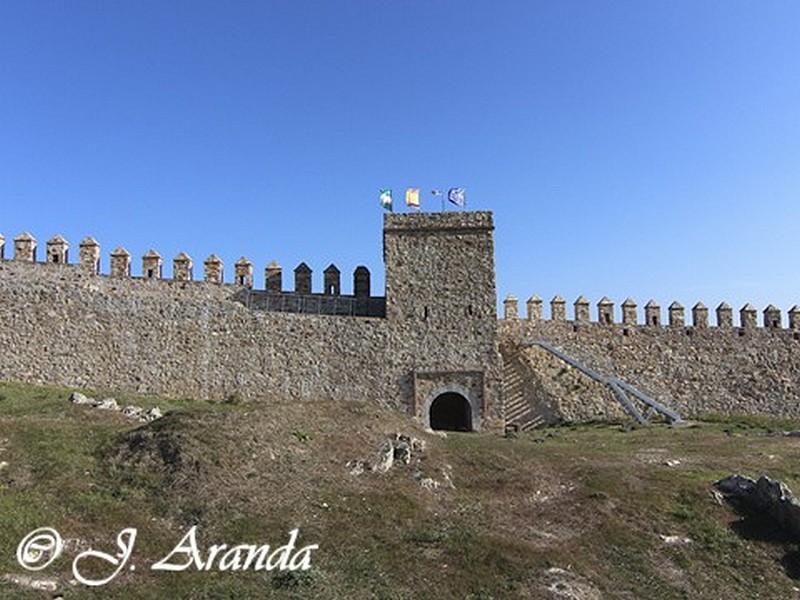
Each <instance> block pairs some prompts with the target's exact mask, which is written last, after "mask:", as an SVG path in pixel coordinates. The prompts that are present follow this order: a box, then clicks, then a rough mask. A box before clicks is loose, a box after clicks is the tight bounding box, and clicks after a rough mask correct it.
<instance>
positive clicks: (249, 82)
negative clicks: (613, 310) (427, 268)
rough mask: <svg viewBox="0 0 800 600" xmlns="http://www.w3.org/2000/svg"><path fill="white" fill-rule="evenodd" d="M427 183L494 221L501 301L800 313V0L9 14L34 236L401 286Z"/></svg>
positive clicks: (8, 223)
mask: <svg viewBox="0 0 800 600" xmlns="http://www.w3.org/2000/svg"><path fill="white" fill-rule="evenodd" d="M408 186H412V187H419V188H421V189H422V191H423V192H424V195H423V208H424V209H427V210H438V209H439V207H440V203H439V201H438V199H435V198H432V197H431V196H430V195H429V193H428V192H429V190H430V189H432V188H447V187H450V186H463V187H466V188H467V194H468V202H469V205H470V207H471V208H474V209H489V210H492V211H494V213H495V221H496V226H497V230H496V250H497V254H496V261H497V277H498V295H499V296H500V298H502V297H503V296H505V295H506V294H507V293H514V294H516V295H517V296H518V297H519V298H520V300H521V301H524V300H525V299H526V298H527V297H528V296H529V295H530V294H532V293H534V292H535V293H538V294H539V295H540V296H542V297H544V298H545V299H546V300H547V299H549V298H550V297H552V296H553V295H555V294H561V295H563V296H564V297H565V298H566V299H567V300H568V302H570V303H571V302H572V301H573V300H574V299H575V298H576V297H577V296H578V295H579V294H584V295H586V296H587V297H588V298H589V299H590V300H591V301H592V303H593V304H594V303H596V302H597V300H599V299H600V297H601V296H603V295H608V296H610V297H611V298H612V299H614V300H615V301H616V302H618V303H619V302H621V301H622V300H624V298H625V297H627V296H629V295H630V296H633V297H634V298H635V299H636V300H637V301H638V302H639V304H640V306H642V305H643V304H644V303H645V302H646V301H647V300H648V299H650V298H651V297H652V298H656V299H657V300H659V301H661V302H662V305H664V306H666V305H667V304H669V302H671V301H672V300H674V299H678V300H680V301H681V302H683V303H684V304H685V305H686V306H687V307H689V306H691V305H692V304H694V302H695V301H697V300H702V301H703V302H705V303H706V304H707V305H709V306H711V307H712V308H713V306H715V305H716V304H717V303H719V302H720V301H722V300H727V301H729V302H730V303H731V304H732V305H733V306H734V308H736V309H738V308H739V307H740V306H742V305H743V304H744V303H745V302H748V301H749V302H753V303H754V304H755V305H756V306H757V307H758V308H759V310H760V309H762V308H763V307H764V306H765V305H766V304H767V303H769V302H773V303H775V304H777V305H778V306H779V307H780V308H782V309H784V310H786V309H788V308H789V307H790V306H791V305H792V304H795V303H800V272H799V271H798V268H797V265H798V258H800V256H799V255H800V242H798V234H799V233H800V229H799V228H798V224H800V2H797V1H795V0H792V1H783V2H781V1H768V2H756V1H748V2H741V1H736V0H725V1H707V2H706V1H698V0H691V1H673V2H655V1H652V2H651V1H642V0H636V1H630V2H627V1H614V2H599V1H598V2H594V1H592V2H590V1H585V0H582V1H580V2H575V1H562V0H559V1H555V0H553V1H551V2H538V1H535V0H503V1H502V2H500V1H489V0H486V1H477V0H458V1H451V0H381V1H377V0H315V1H308V0H281V1H278V0H261V1H257V2H256V1H253V2H245V1H228V2H223V1H220V2H202V1H197V0H192V1H182V2H169V1H165V0H158V1H144V0H136V1H135V2H134V1H130V2H117V1H110V0H98V1H95V2H85V1H80V0H70V1H69V2H64V1H62V0H58V1H39V0H23V1H7V2H2V3H0V232H2V233H4V234H5V235H6V238H7V239H8V238H11V237H13V236H14V235H16V234H18V233H19V232H20V231H22V230H29V231H30V232H31V233H33V234H34V235H35V236H36V237H37V238H38V239H39V240H40V242H42V246H43V243H44V241H45V240H46V239H47V238H49V237H50V236H52V235H53V234H55V233H61V234H62V235H64V236H65V237H67V239H69V240H70V241H71V242H72V243H73V248H74V250H73V257H75V256H77V243H78V242H79V241H80V239H82V238H83V237H84V236H86V235H93V236H95V237H96V238H97V239H98V240H99V241H100V243H101V244H102V246H103V269H104V270H106V269H107V266H108V252H109V251H110V250H112V249H113V248H114V247H116V246H119V245H123V246H125V247H126V248H127V249H128V250H129V251H131V253H132V254H133V255H134V257H135V258H136V261H135V263H134V264H135V267H134V272H135V273H138V272H139V268H140V266H139V260H138V257H140V256H141V255H142V254H143V253H144V252H145V251H146V250H147V249H149V248H151V247H153V248H155V249H157V250H158V251H159V252H161V253H162V255H163V256H164V257H165V259H166V263H167V265H168V266H167V268H166V273H167V274H169V273H171V260H172V258H173V257H174V256H175V255H176V254H177V253H178V252H180V251H186V252H188V253H189V254H191V255H192V256H193V257H194V258H195V262H196V264H197V266H196V276H197V273H199V272H201V267H200V263H202V261H203V259H204V258H205V257H206V256H208V255H209V254H211V253H212V252H215V253H217V254H219V255H220V256H221V257H222V258H223V259H224V260H225V262H226V265H227V266H228V268H227V274H228V277H230V276H231V273H232V264H233V262H235V260H236V259H238V257H239V256H240V255H242V254H245V255H247V256H248V257H249V258H250V259H251V260H253V262H254V263H255V264H256V268H257V274H258V277H257V284H258V285H259V286H261V285H263V267H264V266H266V264H267V263H268V262H269V261H270V260H273V259H277V260H278V261H279V262H281V263H282V264H283V265H284V268H285V269H287V270H291V269H293V268H294V266H295V265H296V264H297V263H299V262H300V261H301V260H304V261H306V262H308V264H309V265H310V266H311V267H312V268H313V269H314V271H315V286H316V289H320V287H321V284H320V283H319V282H320V281H321V272H322V270H323V269H324V268H325V267H326V266H327V265H328V264H329V263H330V262H335V263H336V264H337V265H338V266H339V268H340V269H341V270H342V271H343V273H347V274H349V273H350V272H351V271H352V269H353V268H354V267H355V266H356V265H358V264H362V263H363V264H366V265H368V266H369V267H370V268H371V270H372V271H373V273H374V278H373V281H374V282H375V286H377V287H378V288H379V289H381V290H382V286H383V276H382V262H381V261H382V259H381V219H382V211H381V209H380V207H379V205H378V190H379V189H380V188H384V187H389V188H392V189H393V190H394V194H395V202H396V204H399V203H400V202H399V200H400V199H401V196H402V192H403V190H404V189H405V187H408ZM401 210H403V209H402V208H401ZM198 267H200V268H198ZM347 279H348V281H347V282H346V284H345V290H344V291H348V292H349V290H350V281H349V276H348V277H347ZM593 315H594V310H593Z"/></svg>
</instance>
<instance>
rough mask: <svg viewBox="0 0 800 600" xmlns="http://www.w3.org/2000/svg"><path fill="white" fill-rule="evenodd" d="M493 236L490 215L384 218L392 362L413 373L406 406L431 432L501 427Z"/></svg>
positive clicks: (406, 378)
mask: <svg viewBox="0 0 800 600" xmlns="http://www.w3.org/2000/svg"><path fill="white" fill-rule="evenodd" d="M493 232H494V223H493V219H492V214H491V213H490V212H450V213H404V214H398V213H387V214H386V215H384V229H383V257H384V262H385V265H386V318H387V321H388V322H389V324H390V326H391V328H392V329H394V330H396V332H397V335H395V336H393V341H392V342H391V343H392V344H393V345H394V347H391V348H390V349H389V357H390V360H392V361H393V362H395V361H396V362H398V363H400V364H403V365H408V372H407V373H406V375H405V376H404V378H403V381H402V382H401V388H402V394H403V396H404V397H403V398H401V402H403V403H404V404H406V405H407V406H408V409H409V412H411V413H412V414H414V415H415V416H417V417H418V418H419V419H420V420H421V421H422V422H423V423H424V424H425V425H430V426H433V427H434V428H443V429H463V430H477V429H482V428H496V427H501V426H502V407H501V404H500V399H499V394H500V391H499V380H500V362H499V354H498V350H497V338H496V327H497V308H496V302H497V297H496V292H495V279H494V237H493V235H494V234H493Z"/></svg>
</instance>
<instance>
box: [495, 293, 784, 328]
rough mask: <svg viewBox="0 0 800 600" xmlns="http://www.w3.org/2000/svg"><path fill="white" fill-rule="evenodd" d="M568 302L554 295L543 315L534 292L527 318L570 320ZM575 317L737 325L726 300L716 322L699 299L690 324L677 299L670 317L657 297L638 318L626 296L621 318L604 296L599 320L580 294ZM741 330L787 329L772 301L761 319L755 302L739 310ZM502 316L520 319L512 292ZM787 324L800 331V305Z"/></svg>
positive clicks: (654, 324)
mask: <svg viewBox="0 0 800 600" xmlns="http://www.w3.org/2000/svg"><path fill="white" fill-rule="evenodd" d="M566 304H567V303H566V301H565V300H564V298H562V297H561V296H555V297H554V298H553V299H552V300H551V301H550V318H549V319H545V317H544V310H543V307H544V302H543V301H542V299H541V298H540V297H539V296H536V295H533V296H531V297H530V298H528V300H527V301H526V316H525V320H527V321H528V322H531V323H536V322H538V321H545V320H548V321H556V322H559V321H569V319H567V309H566ZM572 306H573V310H572V319H571V321H572V322H573V323H574V324H576V325H577V324H584V323H592V324H599V325H615V324H619V325H623V326H626V327H651V328H658V327H668V328H672V329H676V328H692V329H707V328H709V327H716V328H719V329H732V328H734V318H733V308H731V306H730V305H729V304H728V303H727V302H721V303H720V304H719V305H718V306H717V308H716V309H715V311H714V312H715V316H716V322H715V324H714V325H712V324H711V323H709V310H708V308H707V307H706V305H705V304H703V303H702V302H697V303H696V304H695V305H694V306H693V307H692V309H691V323H689V322H688V321H687V319H686V314H685V313H686V309H685V308H684V306H683V305H682V304H681V303H680V302H678V301H677V300H676V301H674V302H672V303H671V304H670V305H669V306H667V309H666V316H667V320H666V321H662V316H663V310H662V307H661V305H660V304H659V303H658V302H656V301H655V300H650V301H649V302H647V304H645V306H644V310H643V312H642V314H641V316H642V317H643V318H642V319H641V320H640V319H639V316H640V313H639V309H638V305H637V304H636V302H635V301H634V300H633V299H632V298H627V299H625V301H624V302H623V303H622V304H621V306H620V308H621V315H622V319H621V320H620V321H617V320H615V312H614V302H613V301H612V300H611V299H610V298H608V297H603V298H602V299H600V300H599V301H598V302H597V304H596V310H595V315H596V319H595V320H592V319H591V315H590V313H591V310H590V309H591V303H590V302H589V300H587V299H586V298H585V297H584V296H579V297H578V298H577V299H576V300H575V301H574V302H573V305H572ZM738 312H739V319H738V322H739V325H738V327H739V329H740V330H749V329H756V328H759V327H761V328H764V329H773V330H779V329H783V328H784V321H783V315H782V312H781V310H780V309H779V308H777V307H775V306H774V305H772V304H770V305H769V306H767V307H766V308H764V309H763V310H762V311H761V319H760V321H759V318H758V315H759V311H758V309H756V308H755V307H754V306H753V305H752V304H750V303H747V304H745V305H744V306H743V307H742V308H740V309H739V311H738ZM503 318H504V319H505V320H513V319H521V317H520V315H519V301H518V300H517V298H516V297H515V296H514V295H513V294H510V295H508V296H506V298H505V300H503ZM786 324H787V327H788V329H790V330H793V331H800V306H798V305H794V306H793V307H792V308H790V309H789V311H788V312H787V320H786Z"/></svg>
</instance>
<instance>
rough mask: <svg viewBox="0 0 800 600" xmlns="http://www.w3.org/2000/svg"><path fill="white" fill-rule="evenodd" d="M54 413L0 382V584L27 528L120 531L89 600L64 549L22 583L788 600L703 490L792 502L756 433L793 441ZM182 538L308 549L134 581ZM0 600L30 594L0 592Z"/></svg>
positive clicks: (778, 571) (732, 427) (212, 590)
mask: <svg viewBox="0 0 800 600" xmlns="http://www.w3.org/2000/svg"><path fill="white" fill-rule="evenodd" d="M87 393H88V395H92V396H94V397H103V396H105V395H114V394H92V393H89V392H87ZM68 396H69V391H68V390H61V389H56V388H43V387H32V386H20V385H13V384H0V461H5V462H7V463H8V466H6V467H5V468H3V469H1V470H0V576H2V575H3V574H16V575H19V574H24V571H23V570H22V568H21V567H20V566H19V565H17V563H16V559H15V557H14V553H15V550H16V546H17V544H18V543H19V541H20V540H21V539H22V537H23V536H24V535H25V534H27V533H28V532H29V531H31V530H33V529H34V528H36V527H41V526H52V527H55V528H57V529H58V530H59V531H60V532H61V533H62V535H63V536H64V537H65V538H70V539H72V540H79V545H80V547H81V548H84V549H85V548H88V547H93V548H96V549H101V550H103V551H106V552H109V551H112V550H113V549H114V540H115V537H116V534H117V533H118V532H119V531H120V530H122V529H123V528H125V527H135V528H137V530H138V538H137V543H136V546H135V550H134V560H135V564H136V566H137V568H136V571H126V572H125V573H124V574H122V575H120V576H119V577H118V578H117V579H116V580H115V581H114V582H113V583H111V584H109V585H107V586H105V587H102V588H97V589H90V588H86V587H81V586H79V587H75V586H73V585H71V584H70V583H69V580H70V579H71V578H72V573H71V558H72V557H74V555H75V554H76V553H77V551H78V550H76V549H75V548H74V547H72V548H70V549H69V550H67V551H66V552H65V556H63V557H61V558H59V559H58V560H57V561H56V562H55V563H53V565H51V567H49V568H48V569H47V570H46V571H45V572H44V573H43V575H45V576H48V577H52V578H57V579H58V581H59V585H60V588H61V590H62V591H63V592H64V594H65V597H67V598H104V599H106V598H110V599H114V598H120V599H122V598H125V599H128V598H134V599H135V598H162V597H163V598H166V597H169V598H187V599H188V598H191V599H206V598H207V599H212V598H213V599H222V598H288V599H294V598H297V599H299V598H320V599H323V600H324V599H331V600H332V599H345V598H347V599H351V598H352V599H378V598H382V599H387V600H389V599H394V600H397V599H409V600H410V599H414V600H417V599H423V600H424V599H427V598H431V599H449V598H454V599H455V598H458V599H465V598H471V599H475V600H477V599H482V600H486V599H490V598H496V599H505V598H556V597H557V596H555V595H553V594H552V593H550V592H549V591H548V589H549V588H552V589H556V587H558V586H561V587H560V589H565V588H569V587H570V586H571V588H572V589H573V590H578V591H580V590H581V589H583V590H584V592H587V590H588V592H587V593H595V594H600V595H602V597H604V598H708V599H712V598H713V599H716V598H720V597H729V598H745V597H747V598H753V597H759V594H760V595H761V596H760V597H763V598H778V597H791V596H792V594H794V592H793V587H794V586H795V584H796V582H795V580H794V579H792V578H791V576H790V575H791V574H793V572H792V569H791V564H792V560H794V559H793V553H794V552H796V544H795V543H793V542H791V541H789V540H787V539H785V538H780V537H777V538H775V537H773V538H769V537H768V536H767V537H764V536H762V537H763V539H762V538H759V537H758V536H755V537H754V536H750V537H749V539H748V538H747V537H742V536H741V535H739V534H738V533H737V531H736V530H735V529H734V528H733V527H732V525H734V524H736V522H737V521H738V517H737V516H736V515H734V514H733V513H732V512H731V511H730V510H729V509H728V508H726V507H724V506H721V505H719V504H718V503H717V502H716V500H715V499H714V497H713V495H712V493H711V484H712V483H713V482H714V481H715V480H717V479H719V478H722V477H724V476H726V475H729V474H731V473H734V472H740V473H743V474H745V475H749V476H753V477H755V476H758V475H760V474H767V475H769V476H770V477H773V478H778V479H782V480H783V481H784V482H786V483H787V484H788V485H789V486H790V487H793V488H795V489H798V490H800V467H799V466H798V465H800V439H798V438H787V437H777V436H774V435H770V434H771V433H773V432H777V431H787V430H793V429H796V428H798V426H800V424H797V423H793V422H786V421H771V420H768V419H746V418H737V419H735V420H730V419H729V420H724V419H720V418H716V417H713V416H710V417H709V418H707V419H704V420H703V421H702V422H698V423H697V424H695V425H694V426H689V427H683V428H669V427H652V428H640V427H630V426H628V425H627V424H616V425H602V424H595V425H581V426H564V427H553V428H549V429H546V430H539V431H535V432H532V433H527V434H520V435H517V436H515V437H513V438H505V437H502V436H500V435H494V434H450V435H449V436H448V437H447V438H446V439H442V438H439V437H438V436H433V435H430V434H426V433H425V432H423V431H421V430H420V429H419V427H418V426H416V425H414V424H413V423H411V422H410V421H408V420H407V419H405V417H403V416H402V415H400V414H398V413H396V412H392V411H389V410H385V409H381V408H378V407H375V406H372V405H370V404H366V403H365V404H338V403H334V402H319V403H307V404H278V405H275V404H272V405H268V406H260V405H254V404H248V403H242V402H228V403H222V404H210V403H206V402H192V401H189V400H170V399H161V398H147V399H140V398H134V397H128V398H121V397H120V396H116V395H114V396H115V397H116V398H117V399H118V401H119V402H120V404H124V403H128V402H129V403H133V404H137V405H140V406H153V405H159V406H161V407H162V409H164V410H165V412H166V411H170V412H169V414H168V415H167V416H166V417H165V418H164V419H161V420H159V421H157V422H155V423H153V424H149V425H142V424H140V423H137V422H133V421H130V420H128V419H126V418H124V417H122V416H121V415H118V414H114V413H109V412H105V411H99V410H96V409H91V408H88V407H85V406H73V405H72V404H70V403H69V402H68V401H67V397H68ZM398 431H400V432H404V433H409V434H411V435H415V436H417V437H421V438H423V439H425V441H426V443H427V449H426V451H425V452H424V453H423V454H422V456H420V457H418V460H416V461H415V462H414V463H413V464H412V465H411V466H403V465H399V466H395V467H394V468H393V469H392V470H390V471H389V472H388V473H385V474H377V473H365V474H363V475H359V476H354V475H350V474H349V472H348V469H347V467H346V463H347V462H348V461H349V460H353V459H360V460H365V459H366V460H369V459H373V458H374V457H375V455H376V454H377V451H378V448H379V447H380V445H381V443H382V442H383V441H384V440H385V439H386V438H387V437H389V436H391V435H392V434H393V433H395V432H398ZM417 470H419V471H420V472H421V473H422V474H423V475H424V476H425V477H432V478H434V479H439V480H441V481H443V476H442V473H443V472H445V471H446V472H448V473H450V474H451V477H452V479H453V482H454V485H455V489H449V488H447V487H442V488H440V489H438V490H436V491H430V490H425V489H423V488H422V487H421V486H420V485H419V484H418V483H417V481H416V479H415V472H416V471H417ZM192 525H197V527H198V529H197V531H198V538H199V540H200V544H199V545H200V547H201V549H203V552H205V549H206V548H207V547H208V546H209V545H211V544H219V543H228V544H231V545H235V544H255V545H261V544H263V543H272V544H275V545H280V544H282V543H284V542H285V540H286V539H287V538H288V532H289V531H290V530H291V529H294V528H295V527H297V528H299V529H300V540H299V545H305V544H311V543H317V544H319V546H320V548H319V550H318V551H317V552H316V553H315V554H314V555H313V568H312V569H311V570H309V571H306V572H270V573H267V572H217V571H216V570H212V571H210V572H196V571H194V570H191V571H187V572H182V573H163V572H162V573H157V572H152V571H150V570H149V565H151V564H153V563H154V562H155V561H157V560H159V559H160V558H163V557H164V556H165V555H166V554H167V553H168V552H169V551H170V550H171V549H172V548H173V547H174V545H175V544H176V543H177V542H178V541H179V540H180V539H181V537H183V535H184V534H185V533H186V531H187V530H188V528H189V527H191V526H192ZM662 536H679V537H682V538H684V537H685V538H689V539H690V540H691V541H690V542H689V543H685V544H672V545H671V544H667V543H665V541H664V540H663V538H662ZM75 543H76V542H75V541H73V544H75ZM785 565H788V566H785ZM754 581H757V582H758V586H757V587H754V584H753V582H754ZM576 593H577V592H576ZM0 596H2V597H3V598H48V597H50V594H49V593H42V592H37V591H31V590H27V589H24V588H21V587H18V586H16V585H13V584H11V583H7V582H3V583H0Z"/></svg>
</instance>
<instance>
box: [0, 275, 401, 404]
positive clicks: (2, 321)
mask: <svg viewBox="0 0 800 600" xmlns="http://www.w3.org/2000/svg"><path fill="white" fill-rule="evenodd" d="M239 290H240V288H239V286H234V285H216V284H211V283H204V282H176V281H147V280H144V279H129V278H109V277H104V276H97V275H93V274H90V273H87V272H86V271H85V270H84V269H81V268H80V267H79V266H77V265H64V264H42V263H38V264H34V263H22V262H2V263H0V345H2V347H3V349H4V351H3V353H2V354H0V378H3V379H12V380H22V381H26V382H32V383H49V384H57V385H65V386H77V387H90V388H95V389H107V390H120V391H131V392H137V393H144V394H163V395H168V396H176V397H190V398H202V399H214V400H220V399H225V398H228V397H230V396H234V395H236V396H239V397H241V398H243V399H254V400H271V399H287V400H311V399H343V400H364V399H372V398H374V399H377V400H379V401H380V402H382V403H384V404H389V405H394V406H400V405H401V404H402V403H403V398H402V393H401V391H400V390H399V389H398V388H397V386H396V385H395V384H394V382H395V380H396V379H397V378H398V376H399V373H398V369H399V367H398V366H397V365H393V364H392V363H391V362H389V361H383V364H381V358H383V357H387V356H388V355H390V353H389V352H388V345H389V343H390V339H391V337H390V336H389V332H388V327H387V323H386V321H385V319H370V318H342V317H330V316H317V315H296V314H290V313H271V312H264V311H253V310H248V309H247V308H246V307H245V306H243V305H242V304H241V303H239V302H236V301H235V300H234V299H233V296H234V295H235V294H236V293H237V292H238V291H239Z"/></svg>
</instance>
